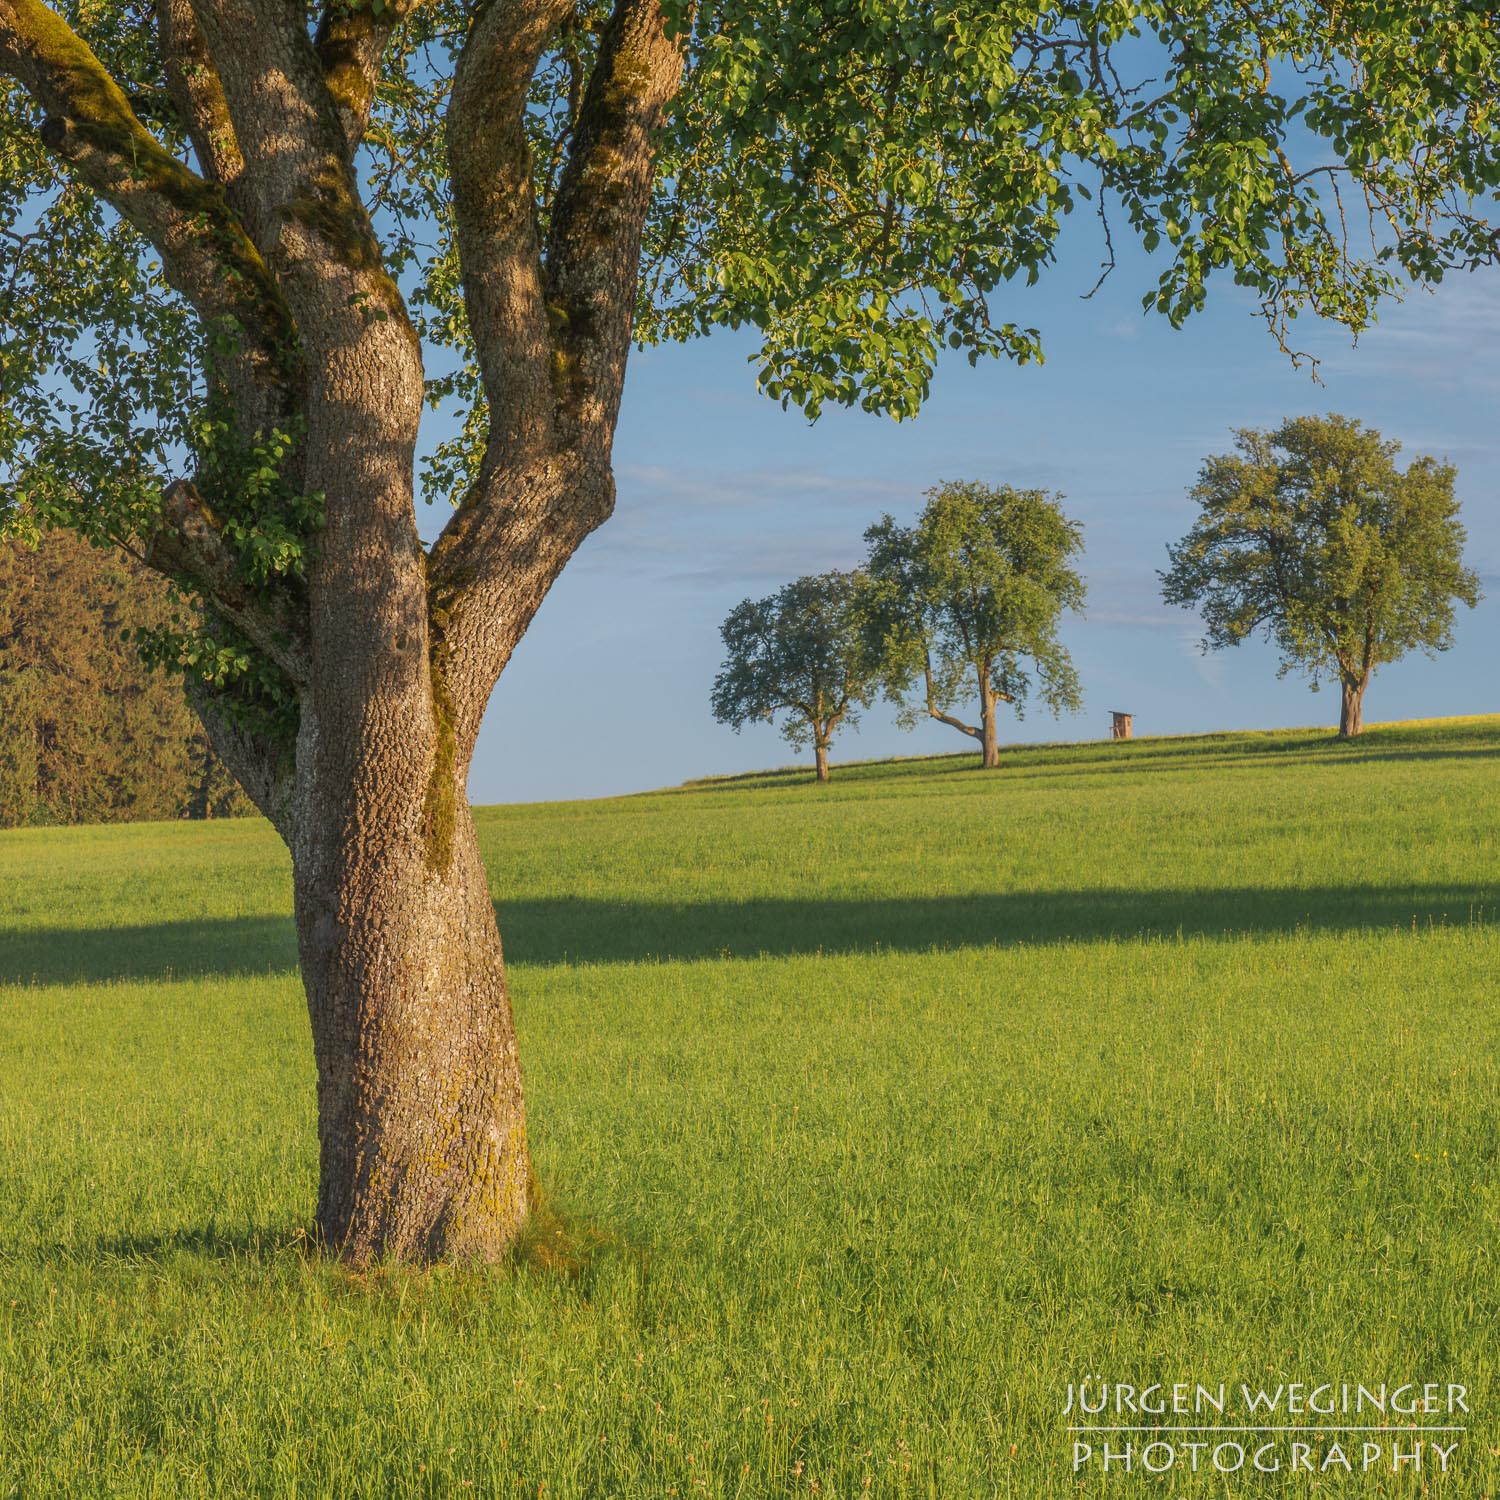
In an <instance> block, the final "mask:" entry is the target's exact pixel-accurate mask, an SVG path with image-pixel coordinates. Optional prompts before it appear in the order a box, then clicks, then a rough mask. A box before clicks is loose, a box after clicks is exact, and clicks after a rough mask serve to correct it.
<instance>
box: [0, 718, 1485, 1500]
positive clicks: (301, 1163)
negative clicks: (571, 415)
mask: <svg viewBox="0 0 1500 1500" xmlns="http://www.w3.org/2000/svg"><path fill="white" fill-rule="evenodd" d="M1497 792H1500V718H1490V719H1469V720H1448V721H1441V722H1434V723H1426V724H1411V725H1391V726H1385V727H1377V728H1375V729H1373V730H1371V731H1370V732H1369V733H1368V734H1367V735H1366V737H1365V738H1364V740H1363V741H1361V742H1360V743H1358V744H1357V745H1354V746H1341V745H1338V744H1336V743H1334V742H1332V741H1330V740H1329V739H1328V737H1327V736H1326V735H1325V734H1322V733H1317V734H1315V733H1310V732H1309V733H1277V734H1261V735H1222V736H1213V737H1204V738H1195V739H1172V740H1140V741H1135V742H1132V743H1129V744H1095V745H1081V746H1071V747H1069V746H1061V747H1043V748H1029V749H1021V750H1016V751H1014V752H1010V753H1008V754H1007V756H1006V765H1005V768H1004V769H1003V770H1002V771H1001V772H1000V773H998V774H996V773H984V772H980V771H977V770H974V769H972V768H971V766H970V760H969V758H964V759H939V760H920V761H906V762H896V763H887V764H881V765H872V766H865V767H855V768H847V769H840V768H837V767H836V768H835V772H834V780H833V782H832V784H831V785H830V786H828V787H825V788H819V787H817V786H814V785H812V784H811V783H810V781H809V780H808V778H807V776H806V773H805V772H802V771H799V772H796V773H778V774H770V775H764V776H758V777H747V778H739V779H733V780H724V781H714V782H706V783H701V784H698V785H695V786H692V787H688V788H683V789H681V790H677V791H672V792H665V793H659V794H653V795H650V796H643V797H633V798H620V799H615V800H610V801H599V802H584V803H566V804H564V803H559V804H549V805H539V806H524V807H500V808H486V809H483V810H482V811H481V812H480V814H479V818H480V828H481V836H482V838H483V841H484V847H485V850H486V855H487V858H488V860H489V865H490V870H491V873H492V879H493V886H494V892H495V897H496V900H497V902H498V903H499V907H500V914H501V925H502V930H503V932H504V933H505V936H506V943H507V951H508V954H509V958H510V962H511V966H512V975H513V982H514V989H515V999H516V1007H517V1017H518V1024H519V1029H520V1034H521V1045H522V1057H523V1061H524V1062H525V1064H526V1068H527V1085H528V1091H529V1102H530V1108H531V1113H532V1122H533V1123H532V1137H533V1141H534V1144H535V1148H536V1152H537V1157H538V1166H539V1170H540V1173H541V1176H542V1179H543V1181H544V1183H545V1186H546V1190H547V1193H548V1196H549V1200H550V1203H551V1205H552V1207H553V1208H554V1209H555V1212H556V1214H557V1215H558V1216H559V1218H560V1220H561V1222H562V1223H563V1224H564V1225H565V1226H566V1234H565V1235H562V1236H557V1235H556V1234H555V1232H554V1231H553V1230H551V1229H549V1230H548V1235H552V1236H553V1237H554V1238H555V1239H558V1240H559V1242H560V1243H561V1244H562V1245H563V1248H562V1249H558V1248H557V1246H556V1245H549V1244H546V1243H544V1244H535V1243H534V1244H532V1245H530V1246H529V1247H528V1248H527V1251H526V1253H525V1254H524V1255H522V1256H521V1257H520V1258H519V1259H518V1261H517V1263H516V1264H514V1265H512V1266H508V1267H505V1268H502V1269H499V1270H495V1271H491V1272H478V1271H473V1270H451V1269H439V1270H437V1271H434V1272H432V1273H430V1274H425V1275H419V1274H412V1273H396V1272H392V1273H388V1274H382V1275H379V1276H376V1277H373V1278H360V1277H355V1276H351V1275H349V1274H347V1273H345V1272H343V1271H341V1270H340V1269H338V1268H337V1267H336V1266H331V1265H328V1264H324V1263H320V1262H319V1261H318V1260H317V1259H316V1258H315V1257H312V1256H310V1255H309V1254H307V1253H306V1251H305V1248H304V1242H303V1238H302V1233H303V1226H304V1224H305V1223H306V1221H307V1218H308V1215H309V1212H310V1207H311V1203H312V1199H313V1193H314V1166H315V1142H314V1132H313V1119H312V1081H313V1075H312V1064H311V1056H310V1042H309V1039H308V1028H307V1022H306V1018H305V1015H304V1013H303V1009H302V999H301V994H300V989H299V986H298V982H297V979H296V975H295V971H294V968H293V957H292V939H291V925H290V921H289V917H288V908H289V880H288V870H287V863H286V860H285V858H284V856H283V854H282V853H281V851H280V849H279V846H278V845H277V843H276V841H275V839H274V837H273V836H272V835H271V834H270V833H269V832H268V831H267V830H266V829H265V828H264V827H263V826H261V825H258V824H254V823H249V822H241V823H232V824H219V825H185V824H184V825H172V826H167V825H153V826H138V827H134V828H124V827H118V828H108V829H77V830H36V831H23V832H15V833H9V834H5V835H3V836H0V914H3V924H4V925H3V934H0V985H3V987H0V1497H4V1496H11V1495H17V1496H28V1497H31V1496H37V1497H46V1500H51V1497H54V1496H65V1495H66V1496H85V1497H93V1496H115V1495H119V1496H147V1495H149V1496H158V1497H163V1500H168V1497H170V1500H178V1497H198V1496H202V1497H215V1500H217V1497H237V1496H262V1495H264V1496H273V1495H274V1496H299V1497H301V1496H327V1497H330V1500H349V1497H372V1500H373V1497H386V1496H393V1497H394V1496H426V1495H434V1496H437V1495H443V1496H449V1495H452V1496H467V1495H496V1496H525V1497H543V1500H552V1497H558V1496H580V1497H592V1496H604V1495H618V1496H625V1497H638V1496H639V1497H656V1496H670V1495H677V1496H681V1497H690V1496H697V1495H706V1496H725V1497H728V1496H745V1497H751V1496H792V1495H808V1494H818V1495H821V1496H824V1497H831V1496H863V1495H868V1494H874V1495H937V1496H971V1495H972V1496H985V1495H1002V1496H1015V1497H1027V1500H1029V1497H1039V1496H1063V1495H1079V1494H1086V1495H1135V1494H1149V1495H1155V1496H1162V1497H1176V1496H1195V1495H1228V1494H1241V1493H1245V1494H1254V1495H1312V1494H1317V1495H1324V1494H1348V1495H1360V1496H1364V1495H1377V1494H1379V1495H1384V1494H1391V1495H1416V1494H1419V1493H1436V1494H1446V1495H1452V1496H1454V1497H1464V1500H1468V1497H1478V1496H1488V1495H1493V1494H1496V1493H1500V1370H1497V1361H1500V1315H1497V1314H1500V1265H1497V1253H1496V1243H1497V1239H1496V1228H1497V1225H1500V1182H1497V1175H1496V1152H1497V1144H1500V1129H1497V1122H1500V1055H1497V1045H1496V1044H1497V1040H1500V1008H1497V1004H1496V976H1497V974H1500V927H1497V907H1500V797H1497V795H1496V794H1497ZM1086 1377H1091V1378H1094V1379H1105V1380H1109V1381H1119V1382H1130V1383H1133V1384H1135V1385H1137V1386H1141V1385H1146V1384H1149V1383H1151V1382H1152V1381H1164V1382H1172V1381H1188V1382H1192V1381H1202V1382H1204V1383H1211V1384H1216V1383H1218V1382H1220V1381H1223V1382H1226V1383H1229V1384H1230V1385H1231V1387H1233V1386H1234V1385H1235V1384H1237V1383H1239V1382H1241V1381H1246V1382H1250V1383H1252V1384H1253V1385H1255V1386H1265V1385H1269V1386H1271V1387H1272V1388H1273V1389H1274V1387H1275V1386H1276V1385H1278V1384H1281V1383H1285V1382H1290V1381H1298V1380H1301V1381H1308V1382H1312V1383H1316V1382H1318V1381H1321V1380H1329V1381H1335V1382H1338V1381H1345V1380H1347V1381H1351V1382H1353V1381H1363V1382H1365V1383H1367V1384H1378V1383H1380V1382H1387V1383H1390V1384H1398V1383H1402V1382H1405V1381H1407V1380H1419V1381H1423V1380H1425V1381H1435V1382H1445V1383H1446V1382H1449V1381H1453V1382H1458V1383H1462V1384H1464V1385H1465V1386H1467V1388H1468V1402H1469V1406H1470V1408H1471V1412H1472V1415H1471V1416H1469V1417H1467V1418H1466V1417H1464V1416H1462V1415H1460V1416H1458V1417H1454V1418H1449V1417H1446V1416H1444V1417H1442V1418H1435V1419H1433V1420H1440V1421H1444V1422H1447V1421H1453V1422H1457V1423H1464V1424H1466V1425H1469V1427H1470V1431H1469V1432H1468V1433H1467V1434H1466V1435H1463V1437H1462V1442H1461V1446H1460V1447H1459V1449H1458V1450H1457V1452H1456V1454H1455V1455H1454V1457H1453V1458H1452V1460H1451V1461H1450V1467H1451V1470H1452V1472H1451V1473H1449V1474H1448V1475H1447V1476H1446V1477H1445V1476H1443V1475H1441V1474H1438V1473H1436V1472H1435V1470H1434V1468H1433V1467H1432V1459H1431V1456H1430V1455H1429V1457H1428V1463H1427V1466H1426V1467H1425V1468H1424V1469H1423V1471H1422V1472H1420V1473H1417V1472H1414V1471H1413V1468H1412V1467H1411V1466H1410V1465H1408V1466H1405V1467H1404V1468H1403V1469H1402V1470H1401V1472H1400V1473H1399V1474H1397V1475H1395V1476H1393V1475H1392V1474H1391V1472H1390V1469H1389V1462H1390V1459H1389V1454H1388V1453H1387V1454H1386V1456H1385V1457H1384V1458H1383V1459H1382V1467H1381V1468H1380V1469H1372V1470H1370V1471H1368V1472H1356V1473H1355V1474H1353V1475H1352V1476H1345V1475H1344V1474H1343V1472H1342V1470H1340V1469H1334V1470H1332V1471H1330V1472H1327V1473H1324V1474H1323V1475H1322V1476H1321V1477H1317V1476H1314V1475H1308V1474H1306V1473H1302V1472H1299V1473H1296V1474H1293V1473H1290V1472H1289V1471H1288V1470H1286V1469H1285V1468H1283V1469H1282V1470H1281V1471H1280V1472H1278V1473H1270V1474H1259V1475H1251V1474H1248V1473H1241V1474H1238V1475H1235V1476H1225V1475H1222V1474H1215V1473H1213V1472H1212V1470H1211V1468H1209V1467H1207V1466H1205V1470H1204V1471H1203V1472H1200V1473H1198V1474H1197V1475H1196V1476H1195V1475H1194V1474H1193V1473H1192V1472H1191V1471H1190V1470H1189V1469H1188V1468H1187V1467H1185V1461H1182V1462H1179V1464H1178V1466H1177V1467H1175V1468H1174V1469H1173V1470H1171V1472H1170V1473H1169V1474H1167V1475H1165V1476H1163V1477H1160V1478H1151V1477H1149V1476H1147V1475H1143V1474H1141V1473H1140V1472H1139V1471H1138V1470H1137V1471H1136V1472H1133V1473H1131V1474H1125V1473H1122V1472H1119V1470H1118V1468H1117V1469H1116V1470H1114V1471H1112V1472H1110V1473H1108V1475H1105V1474H1103V1473H1101V1472H1100V1471H1099V1469H1098V1467H1097V1464H1094V1465H1091V1466H1089V1467H1086V1468H1085V1469H1083V1470H1082V1471H1080V1472H1079V1473H1077V1474H1075V1473H1074V1472H1073V1468H1072V1452H1073V1450H1072V1447H1071V1444H1072V1441H1073V1439H1072V1438H1071V1437H1070V1436H1069V1434H1068V1433H1067V1432H1066V1430H1065V1429H1066V1428H1067V1427H1068V1425H1069V1424H1070V1423H1073V1422H1075V1421H1076V1420H1077V1418H1076V1417H1074V1416H1064V1415H1063V1414H1062V1408H1063V1404H1064V1400H1065V1392H1066V1390H1067V1387H1068V1385H1069V1384H1070V1383H1071V1382H1077V1381H1080V1380H1083V1379H1085V1378H1086ZM1229 1410H1230V1413H1231V1414H1230V1415H1226V1416H1225V1417H1224V1418H1222V1419H1218V1418H1215V1419H1214V1420H1222V1421H1225V1422H1232V1421H1234V1420H1236V1419H1238V1420H1239V1421H1241V1422H1244V1421H1246V1414H1245V1413H1244V1411H1243V1407H1242V1405H1241V1404H1239V1403H1238V1402H1237V1401H1236V1399H1235V1398H1234V1397H1233V1394H1232V1391H1231V1400H1230V1403H1229ZM1092 1420H1094V1421H1099V1422H1104V1421H1108V1420H1113V1421H1116V1422H1120V1423H1129V1422H1131V1421H1132V1420H1134V1421H1136V1422H1140V1421H1142V1419H1141V1418H1139V1417H1136V1418H1131V1417H1129V1416H1121V1417H1114V1418H1104V1417H1100V1418H1094V1419H1092ZM1188 1420H1194V1419H1188ZM1196 1420H1204V1419H1202V1418H1199V1419H1196ZM1305 1420H1308V1421H1309V1422H1310V1421H1312V1420H1313V1419H1305ZM1346 1420H1357V1421H1360V1422H1369V1421H1371V1418H1369V1417H1368V1416H1366V1417H1360V1418H1357V1419H1346ZM1373 1420H1374V1422H1376V1423H1378V1422H1379V1421H1380V1420H1381V1419H1380V1418H1378V1417H1377V1418H1375V1419H1373ZM1389 1436H1390V1435H1389V1434H1378V1435H1376V1441H1377V1442H1378V1443H1385V1442H1386V1441H1387V1438H1388V1437H1389ZM1405 1436H1406V1437H1408V1438H1410V1436H1411V1435H1410V1433H1409V1432H1407V1433H1406V1434H1405ZM1362 1440H1368V1435H1365V1437H1364V1438H1363V1439H1362ZM1277 1441H1280V1439H1278V1440H1277ZM1349 1441H1350V1442H1351V1448H1352V1451H1353V1452H1354V1453H1355V1455H1356V1467H1357V1466H1358V1446H1357V1444H1355V1443H1354V1442H1353V1440H1349ZM1327 1446H1328V1442H1327V1440H1325V1441H1324V1443H1323V1445H1322V1447H1321V1448H1319V1447H1317V1445H1316V1444H1315V1445H1314V1450H1315V1451H1316V1452H1318V1453H1319V1454H1325V1453H1326V1450H1327Z"/></svg>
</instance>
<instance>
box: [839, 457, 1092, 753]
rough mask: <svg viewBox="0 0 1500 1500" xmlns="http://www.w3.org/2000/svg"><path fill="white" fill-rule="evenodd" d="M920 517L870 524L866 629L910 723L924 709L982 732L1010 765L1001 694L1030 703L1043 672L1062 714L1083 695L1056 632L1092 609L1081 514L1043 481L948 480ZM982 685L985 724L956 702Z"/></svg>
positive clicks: (1052, 705) (1045, 688) (1053, 705)
mask: <svg viewBox="0 0 1500 1500" xmlns="http://www.w3.org/2000/svg"><path fill="white" fill-rule="evenodd" d="M927 497H928V498H927V505H926V507H925V509H924V510H923V511H922V514H921V515H920V516H919V517H918V518H917V522H916V524H915V525H914V526H909V527H907V526H898V525H897V524H896V522H895V520H894V519H893V518H892V517H890V516H886V517H884V518H883V519H882V520H881V521H880V523H879V524H878V525H875V526H872V527H871V528H870V529H869V530H868V531H867V532H865V540H866V541H867V542H868V543H869V544H870V556H869V562H868V569H869V574H870V579H871V587H870V591H869V599H868V603H867V607H866V611H865V622H866V630H867V638H868V639H869V642H870V647H871V650H872V652H873V654H874V655H875V656H876V657H877V659H878V661H879V663H880V672H881V676H882V678H883V680H884V682H885V686H886V691H887V693H888V695H889V696H890V697H891V698H892V699H893V700H895V701H898V702H900V701H902V700H904V699H905V698H906V697H907V695H908V694H909V693H910V692H911V690H912V689H913V687H914V686H915V685H916V684H917V683H918V682H920V683H921V685H922V694H921V699H920V701H919V703H918V704H917V705H915V706H911V707H906V708H904V709H903V714H902V722H903V724H904V726H905V727H907V728H910V727H912V725H913V724H915V723H916V722H917V720H918V719H919V718H920V717H921V716H922V715H923V714H924V713H925V714H927V715H928V716H930V717H931V718H934V719H936V720H938V721H939V722H940V723H943V724H947V725H949V726H951V727H952V728H954V729H957V730H958V731H959V732H960V733H962V734H967V735H969V736H971V737H972V738H974V739H976V740H978V741H979V742H980V746H981V761H982V764H983V765H984V766H985V767H987V768H993V767H995V766H998V765H999V764H1000V742H999V734H998V731H997V729H996V721H995V715H996V705H997V704H998V703H1009V704H1011V705H1012V706H1013V707H1014V708H1015V710H1016V712H1017V714H1020V713H1022V712H1023V710H1024V705H1025V701H1026V697H1027V694H1028V693H1029V691H1030V690H1031V687H1032V677H1031V674H1030V673H1028V672H1027V671H1026V670H1025V668H1024V667H1023V665H1022V663H1023V662H1029V663H1030V664H1031V666H1032V669H1033V670H1034V672H1035V677H1036V684H1035V685H1036V688H1037V691H1038V695H1039V696H1040V698H1041V700H1042V701H1043V702H1044V703H1045V704H1046V705H1047V707H1048V708H1049V709H1051V710H1052V712H1053V713H1057V712H1060V711H1061V710H1062V709H1065V708H1070V709H1071V708H1077V707H1078V706H1079V703H1080V701H1081V699H1080V695H1079V689H1078V675H1077V673H1076V672H1074V670H1073V662H1072V658H1071V657H1070V656H1069V655H1068V653H1067V650H1066V649H1065V648H1064V647H1063V645H1062V643H1061V642H1060V641H1059V640H1058V638H1057V628H1058V622H1059V620H1060V618H1061V616H1062V612H1063V611H1064V610H1065V609H1070V610H1077V609H1082V607H1083V599H1084V584H1083V580H1082V578H1080V577H1079V575H1078V573H1077V572H1076V571H1075V570H1074V568H1073V567H1072V565H1071V563H1072V559H1073V558H1074V557H1075V556H1076V555H1077V553H1078V552H1079V551H1080V550H1081V549H1082V546H1083V536H1082V530H1081V528H1080V527H1079V525H1078V523H1077V522H1075V521H1070V520H1069V519H1068V518H1067V516H1065V515H1064V514H1063V511H1062V506H1061V504H1060V503H1059V502H1060V499H1061V497H1059V496H1052V495H1048V494H1047V493H1046V492H1045V491H1042V490H1015V489H1011V488H1010V487H1009V486H1008V485H1004V486H1001V487H1000V488H999V489H992V488H990V487H989V486H987V485H982V484H944V485H939V486H938V487H937V488H936V489H931V490H929V491H928V492H927ZM976 689H977V691H978V694H979V723H978V725H977V726H976V725H972V724H966V723H965V722H964V721H963V720H962V719H959V718H957V717H955V715H954V714H953V713H952V712H951V711H950V710H952V709H954V708H956V707H957V706H958V705H959V704H960V703H961V702H963V701H964V700H965V699H968V698H970V697H971V695H972V694H973V693H974V692H975V690H976Z"/></svg>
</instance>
